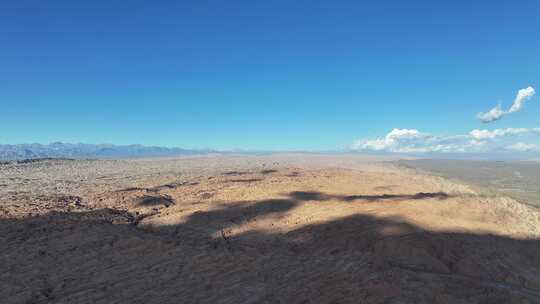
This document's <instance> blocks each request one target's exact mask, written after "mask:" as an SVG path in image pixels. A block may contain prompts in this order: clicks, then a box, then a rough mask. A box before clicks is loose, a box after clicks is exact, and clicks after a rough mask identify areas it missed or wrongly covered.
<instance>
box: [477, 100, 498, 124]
mask: <svg viewBox="0 0 540 304" xmlns="http://www.w3.org/2000/svg"><path fill="white" fill-rule="evenodd" d="M504 114H505V113H504V111H503V110H502V109H501V104H498V105H497V106H496V107H495V108H493V109H491V110H489V111H488V112H486V113H478V114H477V115H476V118H478V119H480V121H481V122H484V123H488V122H492V121H495V120H499V119H501V117H503V116H504Z"/></svg>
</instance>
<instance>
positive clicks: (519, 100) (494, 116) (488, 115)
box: [476, 86, 535, 123]
mask: <svg viewBox="0 0 540 304" xmlns="http://www.w3.org/2000/svg"><path fill="white" fill-rule="evenodd" d="M534 94H535V90H534V88H533V87H531V86H529V87H527V88H525V89H521V90H519V91H518V93H517V95H516V98H515V99H514V103H513V104H512V106H511V107H510V109H508V111H503V110H502V108H501V105H500V104H498V105H497V106H496V107H494V108H493V109H491V110H489V111H487V112H485V113H478V114H477V115H476V117H477V118H478V119H479V120H480V121H481V122H483V123H490V122H493V121H496V120H499V119H501V118H502V117H503V116H505V115H508V114H511V113H515V112H518V111H521V109H522V108H523V104H524V103H525V101H527V100H529V99H531V98H532V97H533V96H534Z"/></svg>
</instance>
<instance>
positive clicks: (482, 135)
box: [469, 128, 529, 140]
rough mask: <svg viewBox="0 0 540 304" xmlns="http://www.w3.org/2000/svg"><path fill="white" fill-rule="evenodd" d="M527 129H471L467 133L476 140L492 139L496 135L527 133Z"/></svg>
mask: <svg viewBox="0 0 540 304" xmlns="http://www.w3.org/2000/svg"><path fill="white" fill-rule="evenodd" d="M528 132H529V129H525V128H507V129H495V130H493V131H489V130H472V131H471V132H470V133H469V135H471V137H473V138H474V139H477V140H485V139H494V138H496V137H503V136H514V135H520V134H525V133H528Z"/></svg>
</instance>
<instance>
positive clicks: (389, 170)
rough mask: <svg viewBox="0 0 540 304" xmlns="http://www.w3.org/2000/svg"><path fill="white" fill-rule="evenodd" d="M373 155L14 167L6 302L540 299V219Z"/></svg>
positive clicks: (6, 179) (535, 212) (6, 202)
mask: <svg viewBox="0 0 540 304" xmlns="http://www.w3.org/2000/svg"><path fill="white" fill-rule="evenodd" d="M387 160H388V159H382V158H374V157H367V156H359V155H308V154H275V155H259V156H245V155H236V156H235V155H228V156H221V155H207V156H200V157H199V156H197V157H180V158H168V159H166V158H162V159H131V160H45V161H37V162H26V163H24V162H22V163H17V162H10V163H6V164H2V165H0V269H1V270H2V271H1V272H0V303H231V304H232V303H540V210H539V209H538V208H535V207H534V206H529V205H526V204H522V203H520V202H517V201H515V200H514V199H512V198H509V197H506V196H504V195H501V194H498V193H495V192H491V191H489V190H486V189H481V188H479V187H476V186H471V185H467V184H463V183H459V182H456V181H450V180H447V179H444V178H442V177H437V176H430V175H427V174H421V173H419V172H417V171H415V170H412V169H407V168H403V167H400V166H397V165H394V164H393V163H391V162H385V161H387Z"/></svg>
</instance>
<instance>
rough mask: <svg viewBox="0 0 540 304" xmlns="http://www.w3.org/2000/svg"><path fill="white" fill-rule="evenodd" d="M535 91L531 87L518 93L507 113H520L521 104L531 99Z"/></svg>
mask: <svg viewBox="0 0 540 304" xmlns="http://www.w3.org/2000/svg"><path fill="white" fill-rule="evenodd" d="M534 93H535V91H534V88H533V87H527V88H525V89H521V90H519V91H518V94H517V96H516V99H514V103H513V104H512V107H511V108H510V110H508V113H514V112H517V111H520V110H521V108H522V107H523V103H524V102H525V101H527V100H529V99H531V97H533V95H534Z"/></svg>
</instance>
